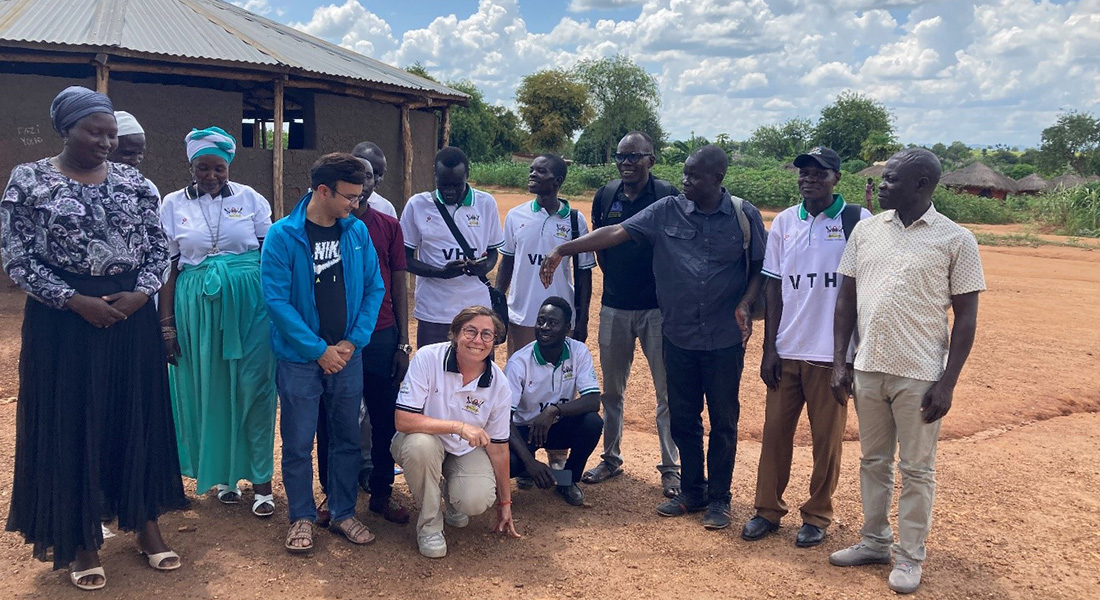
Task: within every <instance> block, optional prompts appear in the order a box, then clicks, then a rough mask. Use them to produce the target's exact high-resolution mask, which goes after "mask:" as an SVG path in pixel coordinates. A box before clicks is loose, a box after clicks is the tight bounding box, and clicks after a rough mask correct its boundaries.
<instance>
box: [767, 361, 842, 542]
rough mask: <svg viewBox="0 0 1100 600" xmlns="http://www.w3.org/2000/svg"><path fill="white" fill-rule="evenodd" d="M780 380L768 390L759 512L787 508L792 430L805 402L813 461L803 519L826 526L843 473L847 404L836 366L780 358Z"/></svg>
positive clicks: (777, 513) (773, 517)
mask: <svg viewBox="0 0 1100 600" xmlns="http://www.w3.org/2000/svg"><path fill="white" fill-rule="evenodd" d="M782 369H783V370H782V376H781V377H780V379H779V386H778V387H776V389H774V390H768V395H767V399H766V400H765V402H766V406H765V412H764V438H763V441H762V442H761V448H760V466H759V468H758V470H757V473H756V514H757V515H759V516H761V517H764V518H765V519H767V520H769V521H771V522H772V523H778V522H779V521H780V519H782V518H783V517H784V516H786V514H787V513H788V512H789V511H788V509H787V503H786V502H784V501H783V492H784V491H785V490H786V489H787V483H788V481H789V480H790V478H791V460H792V456H793V454H794V434H795V429H796V428H797V427H798V419H799V417H800V416H801V415H802V406H803V405H805V406H806V414H807V416H808V417H809V419H810V436H811V439H812V441H813V456H814V467H813V472H812V473H811V475H810V497H809V499H807V500H806V502H805V503H804V504H803V505H802V506H801V508H800V511H801V513H802V521H803V522H804V523H808V524H810V525H814V526H816V527H820V528H822V529H825V528H827V527H828V526H829V525H830V524H831V523H832V522H833V493H834V492H835V491H836V485H837V479H838V478H839V477H840V455H841V442H842V441H843V439H844V425H845V422H846V421H847V419H848V408H847V407H846V406H844V405H841V404H840V403H839V402H837V401H836V398H834V397H833V392H832V389H831V388H830V386H829V378H830V376H831V375H832V372H833V371H832V366H831V365H828V366H825V363H813V362H808V361H804V360H786V359H784V360H783V361H782Z"/></svg>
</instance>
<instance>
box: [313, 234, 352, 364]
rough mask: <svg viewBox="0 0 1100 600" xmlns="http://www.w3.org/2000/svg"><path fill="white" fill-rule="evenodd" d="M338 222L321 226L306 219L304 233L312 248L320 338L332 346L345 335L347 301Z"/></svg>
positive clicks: (314, 292) (314, 289)
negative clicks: (328, 225) (329, 225)
mask: <svg viewBox="0 0 1100 600" xmlns="http://www.w3.org/2000/svg"><path fill="white" fill-rule="evenodd" d="M341 231H342V230H341V227H340V224H339V223H336V224H334V225H332V226H331V227H322V226H320V225H317V224H316V223H313V222H311V221H309V220H308V219H307V220H306V235H307V236H308V237H309V246H310V248H312V249H313V298H314V300H315V301H316V302H317V315H318V316H319V317H320V319H321V331H320V332H319V334H320V336H321V339H323V340H325V343H326V344H328V345H330V346H332V345H334V344H336V343H337V342H339V341H340V340H342V339H344V330H345V329H347V324H348V304H347V298H346V297H345V295H344V265H343V264H342V262H341V258H340V233H341Z"/></svg>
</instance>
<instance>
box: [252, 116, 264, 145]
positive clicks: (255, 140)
mask: <svg viewBox="0 0 1100 600" xmlns="http://www.w3.org/2000/svg"><path fill="white" fill-rule="evenodd" d="M261 127H263V123H262V122H261V121H260V120H259V119H252V147H253V148H257V149H258V148H263V147H264V136H263V134H262V133H261V131H260V128H261Z"/></svg>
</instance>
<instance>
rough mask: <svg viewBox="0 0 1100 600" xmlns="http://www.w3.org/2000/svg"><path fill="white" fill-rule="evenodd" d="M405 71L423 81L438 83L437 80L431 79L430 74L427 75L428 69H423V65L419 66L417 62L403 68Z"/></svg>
mask: <svg viewBox="0 0 1100 600" xmlns="http://www.w3.org/2000/svg"><path fill="white" fill-rule="evenodd" d="M405 71H407V72H409V73H412V74H413V75H416V76H417V77H423V78H424V79H427V80H428V81H434V82H436V83H439V80H438V79H436V78H435V77H432V76H431V74H430V73H428V69H427V68H425V67H424V65H422V64H420V61H419V60H418V61H416V62H414V63H413V64H411V65H409V66H407V67H405Z"/></svg>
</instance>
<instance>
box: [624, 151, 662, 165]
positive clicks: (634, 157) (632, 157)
mask: <svg viewBox="0 0 1100 600" xmlns="http://www.w3.org/2000/svg"><path fill="white" fill-rule="evenodd" d="M647 156H653V154H652V153H649V152H616V153H615V162H617V163H631V164H633V163H636V162H638V161H639V160H642V159H643V158H645V157H647Z"/></svg>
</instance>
